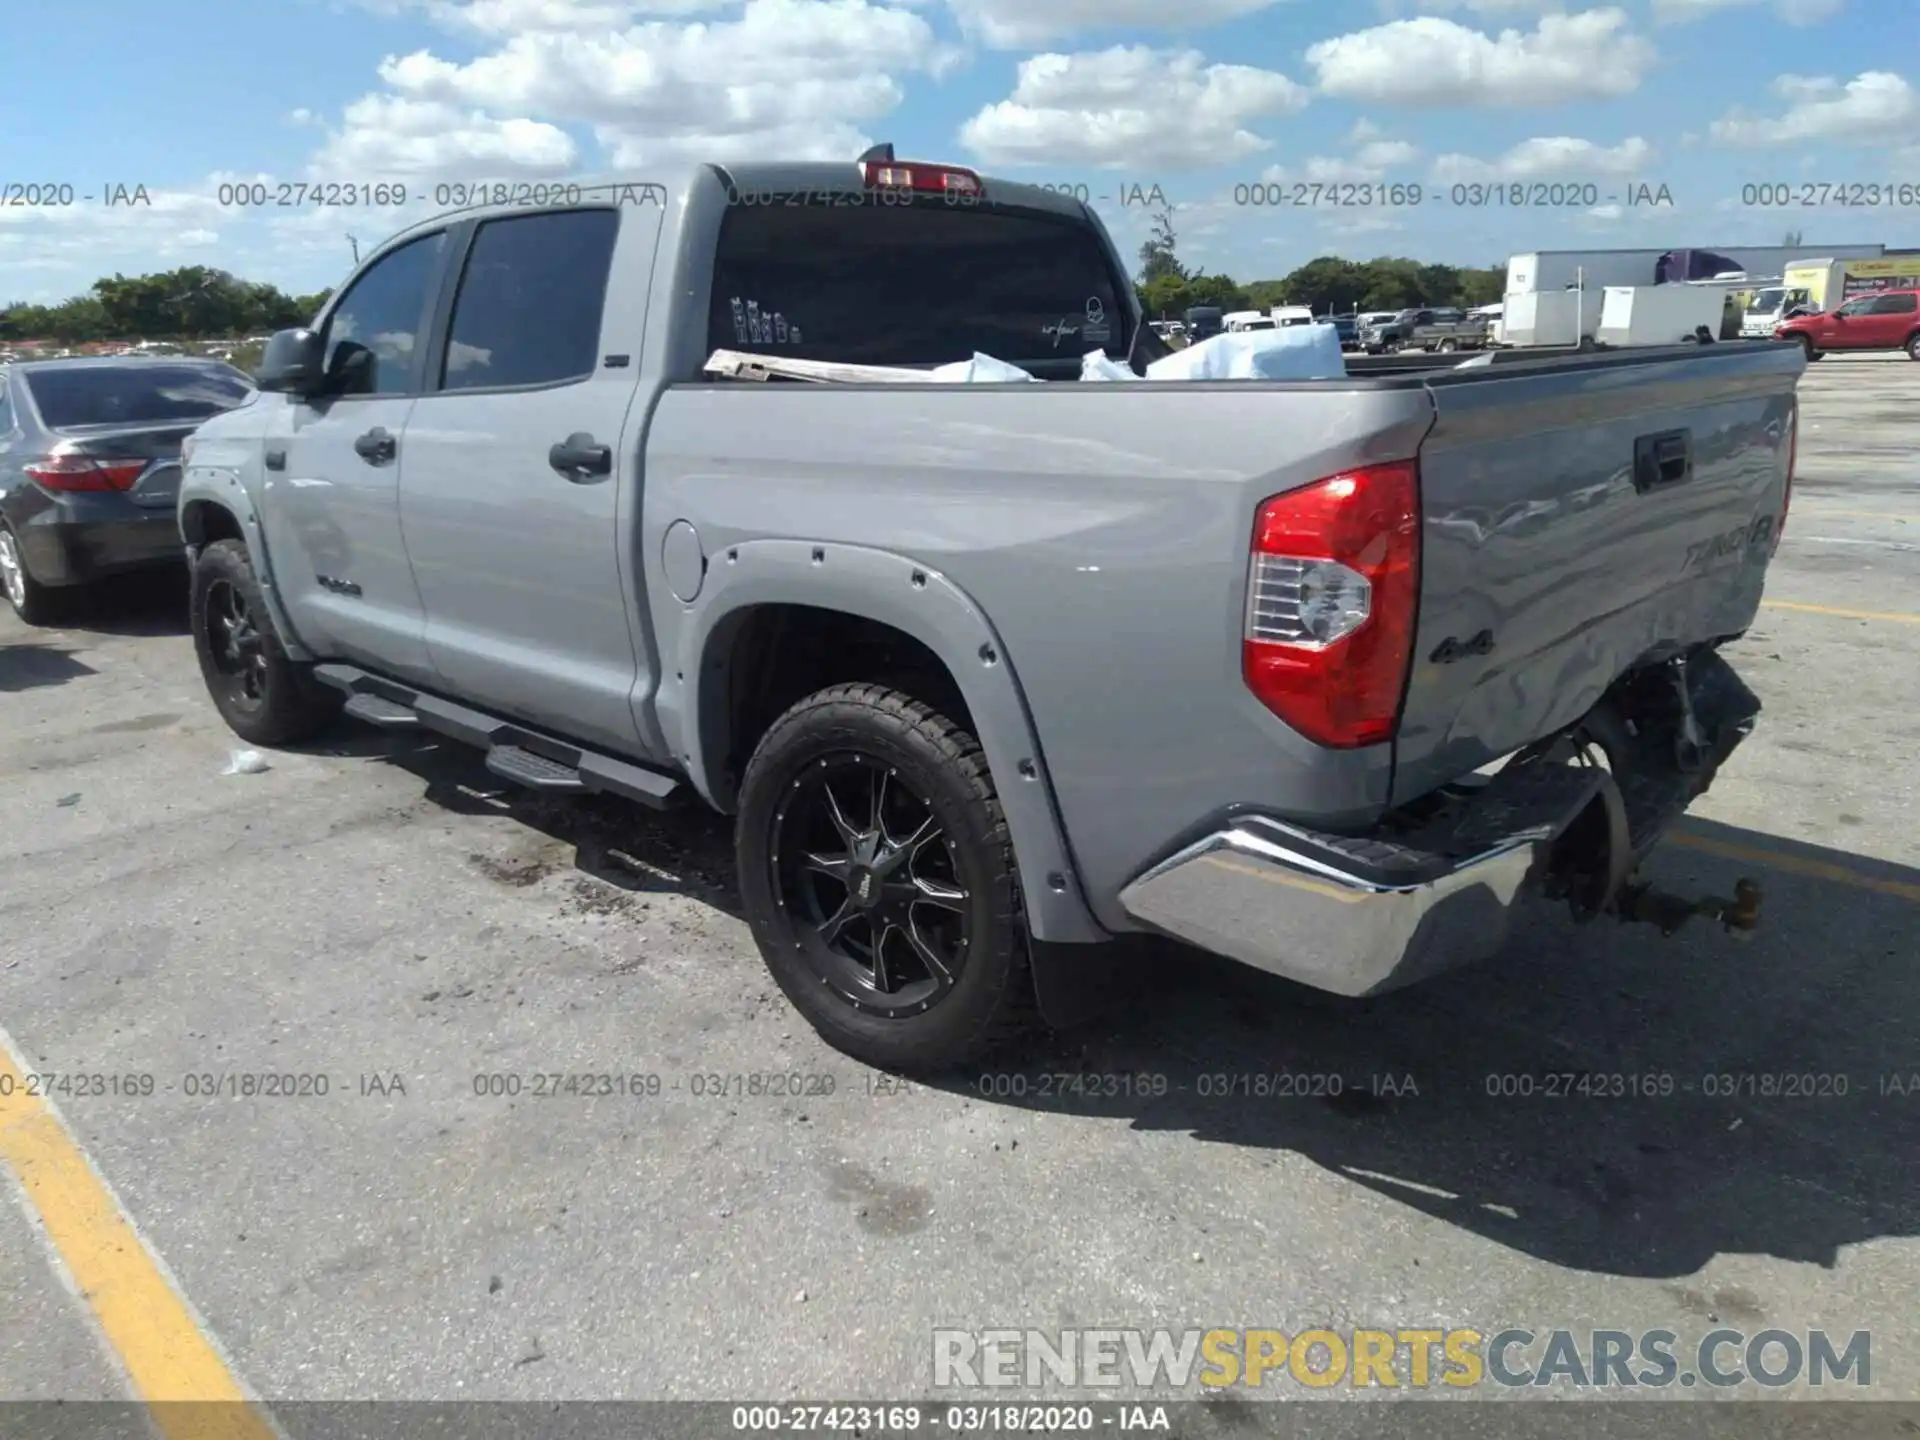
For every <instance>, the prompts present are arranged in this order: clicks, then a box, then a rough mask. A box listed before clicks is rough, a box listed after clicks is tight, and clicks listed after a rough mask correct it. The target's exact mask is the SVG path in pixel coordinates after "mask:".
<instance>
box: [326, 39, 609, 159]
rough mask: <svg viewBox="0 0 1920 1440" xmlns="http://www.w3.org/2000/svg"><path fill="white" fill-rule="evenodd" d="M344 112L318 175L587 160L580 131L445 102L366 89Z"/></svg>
mask: <svg viewBox="0 0 1920 1440" xmlns="http://www.w3.org/2000/svg"><path fill="white" fill-rule="evenodd" d="M410 58H419V57H410ZM343 118H344V122H345V123H344V124H343V126H342V127H341V129H339V130H338V131H336V132H334V133H333V134H331V135H330V136H329V137H328V138H327V141H326V143H325V144H324V145H322V146H321V147H320V149H319V151H318V152H317V153H316V154H315V155H314V157H313V162H312V170H313V173H314V174H315V175H318V176H340V177H344V178H350V179H354V180H358V179H361V178H362V177H365V178H368V179H371V178H374V177H385V176H394V175H436V174H443V173H445V172H447V171H450V170H454V169H456V168H459V167H463V166H464V167H467V168H470V169H479V170H481V171H483V172H484V173H485V174H486V175H489V176H493V175H503V176H513V175H561V174H564V173H566V172H567V171H568V170H570V169H572V168H573V166H574V164H575V162H576V161H577V160H578V159H579V149H578V147H577V146H576V145H575V144H574V142H573V139H572V137H571V136H569V135H568V134H567V133H566V131H564V130H562V129H560V128H559V127H557V126H554V125H549V124H546V123H545V122H543V121H539V120H526V119H517V120H507V119H500V118H497V117H495V116H492V115H489V114H487V113H486V112H485V111H482V110H480V109H477V108H463V107H461V106H458V105H454V104H449V103H447V102H446V101H443V100H415V99H407V98H404V97H401V96H393V95H366V96H362V97H361V98H360V99H358V100H356V101H354V102H353V103H352V104H351V105H349V106H347V109H346V114H345V116H344V117H343Z"/></svg>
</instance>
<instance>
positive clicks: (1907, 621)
mask: <svg viewBox="0 0 1920 1440" xmlns="http://www.w3.org/2000/svg"><path fill="white" fill-rule="evenodd" d="M1760 603H1761V604H1762V605H1763V606H1765V607H1766V608H1767V609H1769V610H1798V611H1801V612H1802V613H1804V614H1808V615H1832V616H1835V617H1836V618H1838V619H1841V620H1891V621H1892V622H1893V623H1894V624H1896V625H1920V615H1902V614H1901V613H1899V612H1898V611H1895V610H1843V609H1841V608H1840V607H1839V606H1837V605H1802V604H1799V603H1797V602H1795V601H1792V600H1762V601H1761V602H1760Z"/></svg>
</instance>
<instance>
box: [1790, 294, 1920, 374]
mask: <svg viewBox="0 0 1920 1440" xmlns="http://www.w3.org/2000/svg"><path fill="white" fill-rule="evenodd" d="M1773 337H1774V339H1776V340H1797V341H1799V342H1800V346H1801V348H1802V349H1804V350H1805V351H1806V352H1807V358H1808V359H1809V360H1818V359H1819V358H1820V357H1821V356H1822V355H1824V354H1826V352H1827V351H1829V350H1904V351H1906V352H1907V357H1908V358H1909V359H1911V360H1920V290H1881V291H1877V292H1875V293H1874V294H1871V295H1856V296H1854V297H1853V299H1851V300H1849V301H1847V303H1846V304H1844V305H1842V306H1841V307H1840V308H1839V309H1837V310H1824V311H1821V312H1819V313H1818V314H1813V315H1801V316H1798V317H1796V318H1795V319H1792V320H1783V321H1782V322H1781V323H1780V325H1779V327H1778V328H1776V329H1775V330H1774V332H1773Z"/></svg>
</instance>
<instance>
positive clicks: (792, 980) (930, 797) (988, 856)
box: [734, 683, 1037, 1074]
mask: <svg viewBox="0 0 1920 1440" xmlns="http://www.w3.org/2000/svg"><path fill="white" fill-rule="evenodd" d="M849 752H852V753H854V754H859V755H863V756H865V757H868V758H869V759H871V760H873V761H877V762H881V763H883V764H885V765H886V766H887V767H889V768H890V770H891V771H892V772H893V773H895V774H897V775H898V777H899V778H900V779H901V780H902V781H904V782H906V784H907V785H908V787H909V788H910V789H911V790H912V791H913V792H915V793H916V794H917V796H918V797H919V798H920V799H921V800H923V801H924V802H925V803H926V805H927V806H928V807H929V808H930V809H931V811H932V812H933V814H934V816H935V817H936V818H937V819H938V820H939V822H940V824H941V826H942V827H943V829H944V831H945V833H946V836H947V837H948V838H949V839H951V840H952V841H953V842H954V847H953V859H954V868H955V872H956V874H957V875H959V876H960V877H961V878H962V879H963V880H964V884H965V888H966V890H967V892H968V904H967V928H968V945H967V953H966V958H965V961H964V963H963V964H962V965H961V967H960V970H959V973H958V975H957V977H956V978H955V981H954V983H953V985H952V987H951V988H950V989H949V990H948V991H947V992H946V993H945V994H944V995H943V996H942V997H941V998H940V999H939V1000H938V1001H937V1002H936V1003H934V1004H933V1005H932V1007H931V1008H930V1009H928V1010H926V1011H925V1012H924V1013H921V1014H911V1015H904V1016H898V1017H889V1016H883V1015H877V1014H873V1013H863V1011H862V1010H861V1009H859V1008H856V1006H855V1005H854V1003H853V1002H852V1001H851V1000H849V999H848V998H847V997H846V996H844V995H843V994H841V993H840V992H839V991H838V990H836V989H835V988H833V987H832V986H830V985H829V984H828V983H826V982H825V981H824V980H823V979H822V977H821V975H820V974H819V972H818V971H817V970H816V969H815V968H814V963H813V962H812V961H811V960H810V959H809V958H808V957H807V955H806V954H805V953H804V951H803V948H802V941H801V938H800V937H801V934H802V931H801V925H800V922H799V921H798V920H797V919H796V917H794V916H793V915H792V914H791V913H790V912H789V911H788V909H787V908H786V907H785V906H784V905H783V903H782V899H781V897H782V893H783V881H782V879H781V876H780V875H779V874H778V873H776V859H775V855H774V849H775V839H776V837H775V830H776V822H777V820H778V817H779V815H780V813H781V808H782V806H783V805H784V804H785V800H786V796H787V794H788V792H789V791H791V790H793V789H795V788H796V787H797V786H798V785H799V784H800V783H801V776H802V775H803V773H804V772H805V771H806V770H807V769H808V767H810V766H814V765H818V764H820V763H821V762H822V761H823V760H825V759H826V758H827V757H829V756H844V755H846V754H848V753H849ZM734 849H735V855H736V858H737V861H738V867H739V876H740V881H739V883H740V894H741V899H742V902H743V904H744V908H745V912H746V918H747V921H748V924H749V925H750V926H751V927H752V929H753V936H754V940H755V943H757V944H758V946H759V947H760V954H761V956H762V958H763V959H764V960H765V961H766V964H767V968H768V970H769V971H771V972H772V974H773V978H774V980H775V982H776V983H777V984H778V985H779V986H780V988H781V990H782V991H783V992H785V994H786V996H787V998H788V999H789V1000H791V1001H792V1002H793V1004H794V1007H795V1008H796V1009H798V1010H799V1011H800V1013H801V1014H802V1015H804V1016H805V1017H806V1018H807V1020H808V1022H809V1023H810V1024H812V1026H813V1027H814V1029H815V1030H817V1031H818V1032H819V1034H820V1036H821V1038H822V1039H824V1040H825V1041H826V1042H827V1043H828V1044H829V1045H832V1046H833V1047H834V1048H835V1049H837V1050H839V1051H841V1052H842V1053H844V1054H846V1055H850V1056H852V1057H853V1058H854V1059H856V1060H860V1061H863V1062H865V1063H866V1064H869V1065H874V1066H878V1067H879V1068H881V1069H885V1070H893V1071H904V1072H908V1073H920V1074H932V1073H939V1072H943V1071H950V1070H953V1069H956V1068H958V1067H961V1066H964V1065H967V1064H969V1063H970V1062H972V1061H975V1060H978V1059H979V1058H981V1057H982V1056H984V1055H986V1054H988V1053H989V1052H991V1051H992V1050H994V1049H996V1048H998V1047H1000V1046H1002V1045H1004V1044H1006V1043H1007V1042H1009V1041H1011V1040H1013V1039H1015V1038H1017V1037H1019V1036H1020V1035H1022V1034H1023V1033H1025V1032H1026V1031H1028V1030H1029V1029H1030V1028H1031V1027H1032V1026H1033V1025H1034V1024H1035V1022H1036V1020H1037V1012H1036V1010H1035V1003H1034V991H1033V976H1032V968H1031V958H1030V952H1029V948H1028V931H1027V925H1026V915H1025V911H1024V908H1023V905H1022V902H1021V894H1020V882H1019V877H1018V874H1017V872H1016V870H1015V866H1014V853H1013V837H1012V835H1011V833H1010V831H1009V830H1008V828H1007V822H1006V816H1005V815H1004V813H1003V812H1002V810H1001V806H1000V800H999V796H998V794H997V793H996V791H995V789H994V783H993V777H992V775H991V774H990V773H989V772H988V770H987V762H986V756H985V754H984V753H983V752H982V750H981V748H980V742H979V741H978V740H976V739H975V738H974V736H973V735H971V734H969V733H968V732H967V730H966V729H965V728H964V727H962V726H961V725H959V724H957V723H956V722H955V721H953V720H952V719H950V718H949V717H948V716H947V715H945V714H943V713H941V712H940V711H939V710H937V709H935V708H934V707H933V706H932V705H929V704H927V703H926V702H924V701H922V700H918V699H916V698H914V697H913V696H912V695H909V694H907V693H905V692H903V691H900V690H896V689H891V688H888V687H887V686H884V685H877V684H872V683H856V684H847V685H835V686H833V687H831V688H829V689H825V690H821V691H818V692H816V693H815V694H812V695H809V696H808V697H806V698H805V699H804V700H801V701H799V702H798V703H797V704H795V705H794V706H792V707H791V708H790V709H789V710H787V712H786V713H785V714H783V715H782V716H781V717H780V718H779V719H778V720H776V721H774V723H773V725H772V726H771V728H769V729H768V731H767V733H766V734H765V735H764V736H763V737H762V738H761V741H760V743H759V745H758V747H757V748H756V749H755V750H754V753H753V758H752V759H751V761H749V762H748V765H747V769H746V774H745V776H744V777H743V779H742V781H741V786H740V802H739V815H738V819H737V822H736V825H735V830H734Z"/></svg>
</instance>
